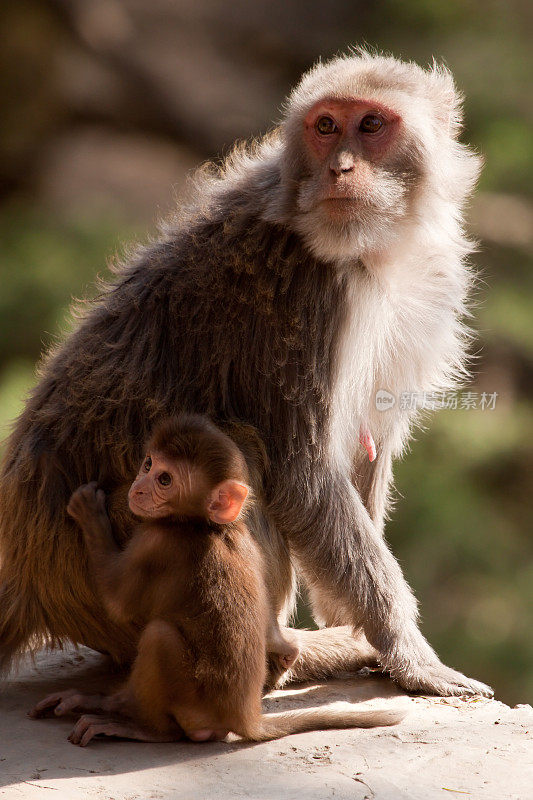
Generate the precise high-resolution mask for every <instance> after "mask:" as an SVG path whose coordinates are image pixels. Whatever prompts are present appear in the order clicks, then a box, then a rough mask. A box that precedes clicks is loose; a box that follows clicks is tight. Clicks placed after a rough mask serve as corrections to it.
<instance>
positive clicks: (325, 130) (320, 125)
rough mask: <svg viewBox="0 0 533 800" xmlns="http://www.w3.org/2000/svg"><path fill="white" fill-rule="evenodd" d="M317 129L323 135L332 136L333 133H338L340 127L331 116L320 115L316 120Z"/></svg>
mask: <svg viewBox="0 0 533 800" xmlns="http://www.w3.org/2000/svg"><path fill="white" fill-rule="evenodd" d="M315 130H316V131H317V133H319V134H320V135H321V136H330V135H331V134H332V133H337V131H338V130H339V127H338V125H337V123H336V122H335V120H334V119H332V118H331V117H319V118H318V119H317V121H316V122H315Z"/></svg>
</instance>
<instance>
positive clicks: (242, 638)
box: [30, 417, 403, 745]
mask: <svg viewBox="0 0 533 800" xmlns="http://www.w3.org/2000/svg"><path fill="white" fill-rule="evenodd" d="M147 453H148V454H150V457H149V460H148V461H146V460H145V462H143V466H142V467H141V470H140V472H139V476H138V478H137V479H136V481H135V482H134V483H133V485H132V487H131V489H130V498H133V500H135V502H143V503H145V504H146V507H149V508H150V510H149V512H146V511H143V513H144V514H146V517H145V518H144V519H143V521H142V522H141V523H140V524H139V525H137V526H136V529H135V531H134V533H133V537H132V539H131V540H130V542H129V544H128V546H127V547H126V549H125V550H123V551H120V550H119V549H118V547H117V546H116V545H115V544H114V542H113V540H112V538H111V526H110V522H109V519H108V517H107V514H106V512H105V497H104V494H103V492H101V491H97V489H96V486H95V485H88V486H83V487H80V489H78V490H77V491H76V492H75V493H74V495H73V496H72V498H71V501H70V503H69V513H70V514H71V516H73V517H74V518H75V519H76V521H77V522H78V523H79V525H80V526H81V529H82V531H83V533H84V537H85V541H86V545H87V548H88V551H89V554H90V557H91V562H92V566H93V571H94V573H95V577H96V579H97V585H98V587H99V589H100V592H101V596H102V598H103V601H104V604H105V606H106V608H107V610H108V612H109V613H110V615H111V616H112V617H113V618H114V619H115V620H116V621H117V622H119V623H123V622H128V623H132V624H134V625H136V626H138V627H139V628H140V629H142V633H141V636H140V640H139V646H138V652H137V656H136V659H135V662H134V665H133V669H132V672H131V675H130V677H129V679H128V681H127V684H126V686H125V687H124V688H123V689H122V690H121V691H120V692H118V693H117V694H116V695H114V696H111V697H107V698H102V701H101V702H100V705H99V706H98V703H96V702H95V698H94V697H84V696H83V695H79V694H76V693H75V694H72V693H67V694H66V695H63V694H61V693H59V694H55V695H52V696H50V697H49V698H46V699H45V700H44V701H42V702H41V703H39V704H38V706H36V708H35V709H34V710H33V711H32V712H30V716H32V717H39V716H42V715H43V714H45V713H48V712H50V711H51V710H54V711H55V713H56V715H61V714H63V713H66V712H67V711H71V710H74V708H75V709H76V710H78V711H80V710H83V709H84V708H85V709H87V708H88V709H90V710H91V711H94V710H95V707H96V708H98V707H100V708H101V709H102V710H104V711H110V710H111V711H114V712H115V713H119V714H120V718H119V719H115V720H113V721H110V722H109V721H108V722H106V721H104V720H101V719H99V720H98V721H97V722H94V720H92V719H91V720H87V719H86V718H83V719H82V720H80V721H79V722H78V724H77V726H76V727H75V729H74V731H73V733H72V734H71V736H70V739H71V741H73V742H74V743H76V744H82V745H86V744H87V743H88V742H89V741H90V739H91V738H92V736H93V735H96V733H106V732H107V733H108V734H109V733H111V734H113V735H126V736H128V737H130V738H140V739H142V740H143V741H146V740H149V739H150V738H152V739H153V740H155V741H161V740H162V739H164V738H166V737H168V738H169V739H170V740H173V739H179V738H181V737H182V736H183V734H185V735H188V736H190V737H191V738H193V739H196V740H199V739H205V738H223V737H224V736H225V735H226V733H227V732H228V731H233V732H235V733H237V734H239V735H240V736H242V737H244V738H246V739H254V740H266V739H272V738H276V737H278V736H283V735H287V734H290V733H295V732H298V731H302V730H309V729H315V728H319V727H352V726H353V727H356V726H362V727H370V726H373V725H388V724H393V723H395V722H398V721H399V720H400V719H401V718H402V717H403V714H401V713H394V712H392V711H389V712H387V711H382V712H358V711H352V712H338V711H331V710H330V711H323V710H322V711H320V710H317V711H314V712H311V711H308V712H304V713H302V712H297V713H295V714H294V713H289V714H274V715H271V716H268V717H263V716H262V715H261V693H262V689H263V686H264V684H265V680H266V655H267V650H268V649H269V642H268V638H269V628H270V625H271V622H270V617H271V610H270V604H269V598H268V595H267V592H266V586H265V580H264V563H263V560H262V557H261V551H260V549H259V547H258V546H257V544H256V542H255V540H254V539H253V537H252V536H251V535H250V532H249V530H248V528H247V525H246V522H245V520H244V519H243V518H242V517H241V516H240V514H241V511H242V506H241V504H240V501H239V502H238V503H237V504H236V505H232V507H231V509H230V511H231V516H232V518H233V516H235V514H237V515H238V516H237V518H236V519H235V521H231V522H230V523H228V524H216V523H213V522H212V521H211V520H212V517H213V515H214V516H216V515H217V514H219V513H225V512H224V510H223V512H219V511H218V510H217V508H215V507H214V506H213V504H210V503H209V498H210V497H212V496H215V497H217V496H218V487H219V486H224V487H227V486H235V487H237V488H239V487H242V486H243V482H244V481H245V480H247V478H248V474H247V470H246V463H245V460H244V458H243V457H242V455H241V454H240V452H239V450H238V448H237V447H236V446H235V444H234V443H233V442H232V441H231V439H229V438H228V437H227V436H225V435H224V434H222V433H221V432H220V431H219V430H217V428H215V427H214V426H213V425H211V424H210V423H209V422H208V421H207V420H204V419H203V418H199V417H185V418H180V419H175V420H169V421H167V422H164V423H163V424H161V425H159V426H158V427H157V429H156V431H155V434H154V436H153V437H152V440H151V442H150V444H149V445H148V447H147ZM156 454H162V456H164V458H160V457H159V456H158V455H156ZM158 458H159V461H158ZM184 468H185V469H184ZM186 471H188V474H186ZM160 474H163V475H165V476H167V477H168V476H170V477H171V478H172V482H171V483H170V484H169V485H168V486H167V487H166V489H165V490H164V492H163V493H162V494H163V496H159V495H157V494H156V495H154V494H153V493H154V492H157V491H158V488H160V487H158V480H157V478H158V475H160ZM237 482H239V483H237ZM141 485H142V489H141V488H140V487H141ZM160 494H161V493H160ZM240 497H242V493H241V495H240ZM154 498H155V500H154ZM186 509H187V511H185V510H186ZM191 509H192V511H190V510H191ZM139 513H140V512H139ZM189 513H191V514H192V516H189ZM285 644H286V645H287V644H288V643H285ZM295 655H296V654H295ZM293 660H294V658H293ZM106 726H107V727H106Z"/></svg>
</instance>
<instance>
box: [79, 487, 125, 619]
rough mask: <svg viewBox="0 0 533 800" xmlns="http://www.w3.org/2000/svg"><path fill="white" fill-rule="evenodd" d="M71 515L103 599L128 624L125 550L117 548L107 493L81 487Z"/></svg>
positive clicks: (118, 617) (116, 617)
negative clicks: (125, 594)
mask: <svg viewBox="0 0 533 800" xmlns="http://www.w3.org/2000/svg"><path fill="white" fill-rule="evenodd" d="M67 512H68V513H69V515H70V516H71V517H72V518H73V519H74V520H76V522H77V523H78V525H79V527H80V528H81V530H82V533H83V537H84V539H85V545H86V548H87V554H88V557H89V562H90V565H91V571H92V574H93V576H94V579H95V581H96V585H97V587H98V590H99V593H100V596H101V599H102V601H103V603H104V605H105V606H106V608H107V610H108V612H109V613H110V614H111V615H112V616H113V617H114V618H115V619H116V620H117V621H120V622H122V621H126V618H125V614H124V613H123V607H124V605H125V602H124V597H123V595H124V587H123V585H122V580H121V579H122V576H123V573H124V564H123V563H122V562H123V560H124V558H125V555H126V554H125V553H124V551H121V550H120V549H119V547H118V546H117V544H116V542H115V540H114V538H113V532H112V528H111V521H110V519H109V516H108V514H107V510H106V498H105V493H104V492H103V491H102V490H101V489H97V485H96V483H95V482H93V483H89V484H86V485H84V486H80V487H79V489H77V490H76V491H75V492H74V493H73V495H72V496H71V498H70V501H69V504H68V506H67Z"/></svg>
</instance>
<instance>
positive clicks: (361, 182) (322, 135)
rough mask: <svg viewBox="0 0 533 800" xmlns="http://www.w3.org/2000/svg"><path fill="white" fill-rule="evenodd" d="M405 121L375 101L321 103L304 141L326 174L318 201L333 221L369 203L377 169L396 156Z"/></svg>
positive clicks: (311, 117)
mask: <svg viewBox="0 0 533 800" xmlns="http://www.w3.org/2000/svg"><path fill="white" fill-rule="evenodd" d="M400 123H401V119H400V117H399V116H398V114H396V113H395V112H394V111H391V109H389V108H387V107H386V106H383V105H382V104H380V103H376V102H375V101H369V100H363V99H357V100H350V101H341V100H333V99H332V100H327V99H326V100H321V101H320V102H319V103H317V104H316V105H315V106H313V108H311V110H310V111H309V112H308V114H307V115H306V117H305V120H304V141H305V145H306V148H307V152H308V155H309V158H310V160H311V163H312V165H313V166H314V167H315V169H316V170H317V172H319V173H320V175H321V181H320V189H319V198H318V202H319V203H320V204H321V205H322V207H323V208H324V209H325V210H326V211H327V212H328V213H329V214H330V215H331V216H333V217H335V218H338V217H346V216H349V215H350V212H351V211H352V210H353V206H354V204H355V205H357V204H358V203H361V202H363V203H364V202H365V197H367V196H370V195H371V192H372V186H373V183H374V172H373V168H374V166H378V165H379V164H380V163H381V162H383V161H384V159H386V158H387V156H388V155H389V154H390V153H391V152H392V151H393V148H394V145H395V144H396V143H397V140H398V131H399V128H400Z"/></svg>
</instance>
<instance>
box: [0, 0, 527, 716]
mask: <svg viewBox="0 0 533 800" xmlns="http://www.w3.org/2000/svg"><path fill="white" fill-rule="evenodd" d="M532 9H533V7H532V4H531V3H530V2H529V0H522V1H521V0H510V1H509V0H507V1H505V0H462V1H461V2H460V1H459V0H433V2H423V0H377V2H374V3H368V2H360V0H328V2H323V1H322V0H320V2H316V0H294V1H293V2H290V0H289V2H287V0H255V2H254V3H249V2H247V0H232V2H231V3H230V2H227V1H226V0H178V2H176V1H175V0H158V2H156V3H146V2H141V0H64V2H62V1H61V0H48V2H46V0H4V3H3V6H2V19H1V31H0V32H1V41H2V44H3V46H2V49H1V51H0V62H1V77H0V103H1V107H2V110H3V125H2V128H1V131H0V181H1V194H0V239H1V250H2V252H1V258H0V425H1V432H2V437H4V436H5V435H6V434H7V432H8V430H9V421H10V420H12V419H13V418H14V417H15V416H16V415H17V413H18V412H19V410H20V408H21V405H22V403H23V399H24V394H25V392H26V391H27V389H28V388H29V387H30V386H31V385H32V382H33V381H34V365H35V363H36V361H37V359H38V357H39V354H40V352H41V351H42V350H43V348H44V347H46V346H47V345H48V344H49V343H50V342H51V341H54V340H55V339H57V337H58V336H60V335H61V331H62V330H64V328H65V325H66V324H67V323H66V321H67V319H68V314H67V310H68V306H69V303H70V300H71V298H72V297H73V296H83V295H86V294H89V293H90V292H91V291H92V289H91V286H92V283H93V281H94V278H95V276H96V275H97V274H100V275H105V272H106V263H108V262H109V259H110V258H111V257H113V256H114V254H116V253H118V254H120V253H122V251H123V247H124V245H125V244H126V243H128V242H130V241H132V240H133V239H141V240H142V239H145V238H146V237H147V236H148V235H150V234H153V233H154V232H155V228H156V221H157V219H158V218H160V217H162V216H164V215H165V214H166V213H167V212H168V210H169V209H171V208H172V206H173V204H174V203H175V202H176V199H177V198H178V197H179V195H180V193H181V192H182V191H183V189H184V187H185V185H186V178H187V173H188V172H190V170H191V169H192V168H193V167H194V165H196V164H198V163H199V162H201V161H202V160H205V159H206V158H209V157H214V156H219V155H221V154H223V153H224V152H225V151H227V149H228V148H229V146H230V144H231V142H232V141H233V140H234V139H235V138H247V137H249V136H250V135H252V134H260V133H261V132H264V131H265V130H267V129H268V127H269V126H270V125H271V124H272V121H275V120H276V119H277V118H278V116H279V108H280V104H281V101H282V99H283V97H284V95H285V94H286V93H287V91H288V89H289V87H290V86H291V84H293V83H294V82H295V81H296V80H297V79H298V77H299V75H300V73H301V72H302V71H303V70H305V69H306V68H307V67H308V66H309V65H310V64H311V63H312V62H313V61H314V60H315V59H316V58H318V57H319V56H322V57H327V56H329V55H332V54H334V53H336V52H338V51H341V50H343V49H345V48H346V47H347V46H348V45H350V44H355V43H366V44H368V45H370V46H374V47H377V48H379V49H384V50H388V51H391V52H393V53H394V54H396V55H398V56H401V57H403V58H407V59H414V60H416V61H418V62H419V63H421V64H426V63H428V62H429V61H430V60H431V59H432V57H433V56H435V57H436V58H437V59H440V60H444V61H445V62H446V63H447V64H448V66H449V67H450V68H451V69H452V70H453V72H454V74H455V76H456V79H457V83H458V85H459V86H460V88H461V89H462V90H463V91H464V92H465V95H466V126H465V133H464V139H465V141H469V142H471V143H472V144H473V145H475V147H476V148H478V149H479V150H480V151H481V152H482V153H483V155H484V157H485V160H486V166H485V170H484V173H483V177H482V179H481V184H480V190H479V192H478V194H477V196H476V199H475V201H474V202H473V204H472V207H471V209H470V213H469V223H470V225H471V229H472V231H473V233H474V235H475V236H476V237H477V238H478V239H479V240H480V251H479V253H478V254H477V255H476V257H475V261H476V264H478V265H479V267H480V281H479V285H478V290H477V294H476V307H475V311H474V315H475V326H476V328H477V331H478V337H477V341H476V343H475V345H474V347H473V352H474V353H475V356H476V358H475V361H474V362H473V370H474V375H475V377H474V380H473V384H472V386H471V387H469V388H470V389H471V390H472V391H475V392H478V393H481V392H482V391H486V392H491V393H492V392H497V393H498V398H497V402H496V407H495V409H494V410H484V411H483V410H480V409H474V410H468V411H467V410H457V411H447V412H439V413H437V414H435V415H433V418H432V420H431V422H430V425H429V430H428V431H427V432H423V433H422V432H420V433H419V435H418V436H417V440H416V441H415V442H414V443H413V445H412V448H411V452H410V453H408V454H407V455H406V458H405V460H404V461H403V462H402V463H400V464H398V465H397V467H396V476H397V488H398V492H397V495H398V500H397V507H396V511H395V512H394V516H393V519H392V521H391V522H390V523H389V525H388V529H387V536H388V538H389V541H390V542H391V545H392V547H393V550H394V552H395V553H396V554H397V555H398V557H399V558H400V561H401V564H402V566H403V568H404V570H405V572H406V574H407V576H408V579H409V580H410V582H411V584H412V585H413V587H414V588H415V591H416V594H417V596H418V598H419V600H420V604H421V611H422V620H423V629H424V631H425V633H426V634H427V635H428V637H429V639H430V641H431V642H432V644H433V645H434V646H435V647H436V648H437V650H438V652H439V653H440V655H441V656H442V657H443V659H444V660H445V661H446V662H447V663H449V664H451V665H453V666H456V667H458V668H460V669H461V670H463V671H464V672H466V673H468V674H470V675H472V676H475V677H478V678H480V679H482V680H484V681H487V682H488V683H490V684H492V685H493V686H494V687H495V689H496V693H497V696H498V697H499V698H501V699H503V700H505V701H506V702H508V703H510V704H511V705H512V704H514V703H519V702H528V701H529V702H531V700H532V698H533V663H532V662H533V635H532V631H533V619H532V617H533V614H532V608H533V604H532V599H533V598H532V585H533V563H532V559H531V555H532V545H531V529H532V525H531V495H532V494H533V437H532V428H533V425H532V415H531V405H532V398H531V388H532V385H533V331H532V324H531V320H532V313H531V312H532V309H531V289H532V284H533V270H532V260H533V198H532V196H531V193H532V189H531V187H532V186H533V158H532V136H531V122H532V119H531V118H532V111H533V103H532V94H531V91H530V86H531V81H532V78H533V70H532V66H533V64H532V62H533V57H532V48H531V35H532V33H533V24H532V23H533V16H532ZM302 617H305V612H304V611H303V612H302Z"/></svg>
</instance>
